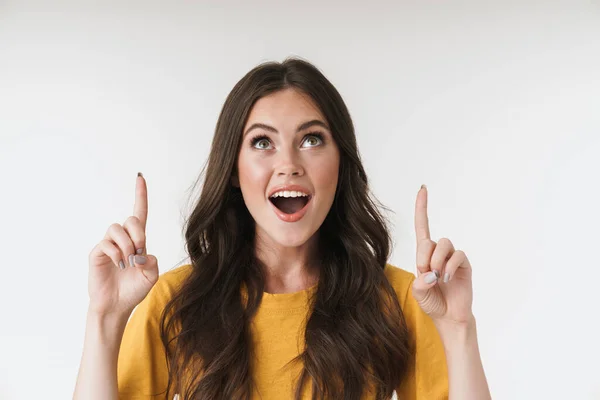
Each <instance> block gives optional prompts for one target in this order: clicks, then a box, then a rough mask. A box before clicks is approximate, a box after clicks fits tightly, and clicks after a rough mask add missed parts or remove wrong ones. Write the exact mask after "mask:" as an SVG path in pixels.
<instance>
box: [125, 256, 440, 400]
mask: <svg viewBox="0 0 600 400" xmlns="http://www.w3.org/2000/svg"><path fill="white" fill-rule="evenodd" d="M190 271H191V265H190V264H187V265H183V266H181V267H178V268H175V269H173V270H171V271H168V272H166V273H164V274H162V275H161V276H160V277H159V279H158V282H157V283H156V285H154V287H153V288H152V289H151V290H150V292H149V293H148V295H147V296H146V298H145V299H144V300H143V301H142V302H141V303H140V304H139V305H138V307H137V308H136V309H135V310H134V312H133V314H132V316H131V318H130V319H129V321H128V323H127V326H126V327H125V332H124V335H123V340H122V342H121V348H120V351H119V358H118V368H117V375H118V386H119V399H121V400H142V399H144V400H145V399H164V391H165V389H166V387H167V364H166V358H165V353H164V349H163V345H162V342H161V340H160V334H159V323H160V321H159V318H160V314H161V312H162V310H163V309H164V306H165V305H166V303H167V302H168V301H169V300H170V298H171V297H172V296H173V294H174V293H175V291H176V290H177V288H178V285H179V284H180V283H181V282H182V281H183V280H184V279H185V277H187V275H188V274H189V272H190ZM384 273H385V275H386V277H387V278H388V280H389V282H390V284H391V285H392V287H393V288H394V290H395V292H396V295H397V296H398V301H399V302H400V305H401V307H402V310H403V312H404V316H405V319H406V323H407V325H408V328H409V330H410V331H411V332H412V333H413V336H414V337H415V339H416V351H415V354H414V364H413V366H412V368H411V372H410V374H409V375H408V376H407V377H406V378H405V380H404V382H403V383H402V384H401V386H400V387H398V388H396V394H397V396H398V400H442V399H447V398H448V371H447V367H446V358H445V354H444V348H443V346H442V343H441V341H440V338H439V335H438V333H437V330H436V328H435V326H434V324H433V321H432V320H431V318H429V316H428V315H427V314H425V313H424V312H423V311H422V310H421V308H420V307H419V305H418V304H417V303H416V301H415V300H414V298H413V296H412V282H413V280H414V279H415V276H414V275H413V274H412V273H410V272H407V271H405V270H403V269H400V268H397V267H395V266H393V265H390V264H387V265H386V266H385V270H384ZM315 289H316V285H315V286H313V287H312V288H309V289H305V290H302V291H299V292H295V293H278V294H272V293H266V292H265V293H264V294H263V299H262V303H261V305H260V308H259V310H258V313H257V314H256V316H255V318H254V319H253V323H252V324H251V326H252V327H251V334H252V340H253V344H254V346H255V350H254V351H255V354H256V359H255V360H253V361H252V364H251V370H252V377H253V380H254V382H255V383H256V386H257V388H256V389H255V393H254V394H253V399H262V400H282V399H292V398H293V396H292V394H291V393H292V388H293V385H294V384H295V380H294V377H297V376H299V372H300V368H301V365H299V364H298V363H295V364H290V365H291V366H293V368H290V367H289V366H288V368H287V369H285V370H284V369H282V367H283V366H284V365H285V364H286V363H287V362H288V361H289V360H291V359H292V358H294V357H295V356H297V355H298V354H299V351H300V350H299V346H298V343H299V342H298V337H299V335H303V332H301V329H300V328H301V326H302V323H303V319H304V318H305V317H306V315H307V312H308V311H309V308H308V304H307V301H308V295H309V294H310V293H311V292H312V291H313V290H315ZM296 369H297V370H296ZM304 388H305V389H310V384H307V385H305V386H304ZM160 392H163V395H162V396H152V395H150V393H160ZM366 396H367V397H365V398H364V400H371V399H374V397H369V395H368V394H367V395H366ZM304 398H305V399H310V390H308V391H305V397H304Z"/></svg>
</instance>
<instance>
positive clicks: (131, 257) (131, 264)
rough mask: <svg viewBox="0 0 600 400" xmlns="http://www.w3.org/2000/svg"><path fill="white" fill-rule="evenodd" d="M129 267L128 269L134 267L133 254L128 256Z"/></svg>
mask: <svg viewBox="0 0 600 400" xmlns="http://www.w3.org/2000/svg"><path fill="white" fill-rule="evenodd" d="M129 266H130V267H133V266H134V265H133V254H130V255H129Z"/></svg>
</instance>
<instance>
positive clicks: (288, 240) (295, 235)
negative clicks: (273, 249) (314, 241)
mask: <svg viewBox="0 0 600 400" xmlns="http://www.w3.org/2000/svg"><path fill="white" fill-rule="evenodd" d="M269 236H271V238H273V241H274V242H275V243H278V244H279V245H280V246H282V247H300V246H302V245H304V244H306V242H308V239H310V238H311V237H312V235H311V234H309V233H308V232H294V231H292V230H290V231H289V232H282V231H281V230H279V229H275V230H273V231H272V232H270V235H269Z"/></svg>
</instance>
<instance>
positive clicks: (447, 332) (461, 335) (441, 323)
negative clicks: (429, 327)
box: [433, 315, 477, 347]
mask: <svg viewBox="0 0 600 400" xmlns="http://www.w3.org/2000/svg"><path fill="white" fill-rule="evenodd" d="M433 322H434V324H435V327H436V328H437V330H438V333H439V335H440V338H441V339H442V343H443V344H444V346H445V347H448V346H457V345H461V344H466V343H468V342H471V341H473V340H475V341H476V340H477V324H476V320H475V316H473V315H471V316H470V317H469V318H468V319H466V320H464V321H451V320H442V319H440V320H434V321H433Z"/></svg>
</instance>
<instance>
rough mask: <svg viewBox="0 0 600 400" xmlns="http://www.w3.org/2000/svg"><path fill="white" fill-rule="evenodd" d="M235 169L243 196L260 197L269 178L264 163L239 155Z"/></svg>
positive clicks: (267, 169)
mask: <svg viewBox="0 0 600 400" xmlns="http://www.w3.org/2000/svg"><path fill="white" fill-rule="evenodd" d="M237 167H238V174H239V180H240V186H241V189H242V192H243V193H244V196H246V195H248V196H255V195H260V196H262V195H263V194H264V190H265V187H266V184H267V182H268V181H269V177H270V175H269V167H268V166H267V165H266V163H265V162H264V161H263V160H260V159H255V158H253V157H248V156H247V155H243V154H240V157H239V159H238V165H237Z"/></svg>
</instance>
